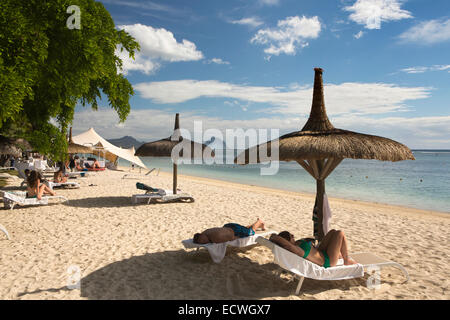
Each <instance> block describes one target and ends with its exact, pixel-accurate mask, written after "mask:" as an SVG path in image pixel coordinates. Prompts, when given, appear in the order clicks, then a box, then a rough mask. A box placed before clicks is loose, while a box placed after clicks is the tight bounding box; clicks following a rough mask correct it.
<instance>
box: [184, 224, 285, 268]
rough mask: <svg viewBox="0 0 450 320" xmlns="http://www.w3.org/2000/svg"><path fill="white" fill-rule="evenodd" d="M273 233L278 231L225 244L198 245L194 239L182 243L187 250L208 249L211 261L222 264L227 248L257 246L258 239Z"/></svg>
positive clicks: (266, 232)
mask: <svg viewBox="0 0 450 320" xmlns="http://www.w3.org/2000/svg"><path fill="white" fill-rule="evenodd" d="M272 233H277V232H276V231H264V232H260V233H257V234H255V235H253V236H250V237H245V238H239V239H235V240H232V241H227V242H223V243H207V244H198V243H194V240H193V239H188V240H183V241H181V243H182V244H183V246H184V247H185V248H186V249H197V251H198V250H199V249H200V248H206V249H207V250H208V251H209V255H210V256H211V259H212V260H213V261H214V262H215V263H220V262H221V261H222V260H223V258H224V257H225V253H226V252H227V246H232V247H237V248H243V247H248V246H251V245H254V244H256V239H257V238H258V237H265V236H267V235H271V234H272Z"/></svg>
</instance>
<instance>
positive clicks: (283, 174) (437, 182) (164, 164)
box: [119, 150, 450, 213]
mask: <svg viewBox="0 0 450 320" xmlns="http://www.w3.org/2000/svg"><path fill="white" fill-rule="evenodd" d="M413 152H414V156H415V158H416V160H414V161H411V160H408V161H400V162H395V163H393V162H388V161H377V160H353V159H344V160H343V161H342V162H341V164H340V165H339V166H338V167H337V168H336V169H335V170H334V171H333V173H331V175H330V176H329V177H328V178H327V179H326V193H327V194H328V196H329V197H337V198H345V199H352V200H363V201H370V202H378V203H385V204H392V205H401V206H406V207H412V208H417V209H425V210H434V211H441V212H446V213H450V150H416V151H413ZM142 160H143V161H144V163H145V164H146V165H147V167H148V168H155V167H156V168H161V170H162V171H167V172H171V171H172V162H171V159H170V158H142ZM119 164H120V165H125V166H128V165H129V164H127V163H126V162H125V161H121V162H120V163H119ZM279 164H280V166H279V171H278V173H277V174H276V175H271V176H263V175H260V167H262V166H264V167H267V165H246V166H241V165H234V164H214V165H201V164H182V165H180V166H179V167H178V173H179V174H186V175H192V176H199V177H205V178H212V179H219V180H225V181H230V182H237V183H243V184H251V185H257V186H263V187H270V188H276V189H282V190H289V191H299V192H307V193H312V194H315V193H316V183H315V180H314V179H313V178H312V177H311V176H310V175H309V174H308V173H307V172H306V171H305V170H304V169H303V168H302V167H301V166H300V165H299V164H297V163H296V162H280V163H279Z"/></svg>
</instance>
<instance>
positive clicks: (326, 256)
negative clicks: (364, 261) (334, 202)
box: [279, 229, 356, 268]
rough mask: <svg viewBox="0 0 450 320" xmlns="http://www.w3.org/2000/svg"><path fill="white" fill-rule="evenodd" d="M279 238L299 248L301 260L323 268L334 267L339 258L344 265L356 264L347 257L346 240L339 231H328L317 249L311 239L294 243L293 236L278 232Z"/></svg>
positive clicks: (285, 232) (286, 232)
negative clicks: (301, 253) (301, 254)
mask: <svg viewBox="0 0 450 320" xmlns="http://www.w3.org/2000/svg"><path fill="white" fill-rule="evenodd" d="M279 236H280V237H282V238H284V239H286V240H288V241H290V242H291V243H294V244H295V245H297V246H299V247H300V248H301V249H302V250H303V252H304V254H303V258H305V259H307V260H309V261H311V262H314V263H315V264H318V265H320V266H323V267H324V268H329V267H334V266H336V265H337V262H338V260H339V259H340V258H342V259H344V265H351V264H355V263H356V261H355V260H353V259H352V258H350V257H349V256H348V244H347V238H346V237H345V234H344V232H343V231H341V230H334V229H333V230H330V231H329V232H328V233H327V234H326V236H325V237H324V238H323V240H322V242H321V243H320V245H319V247H317V248H316V247H315V246H314V241H315V240H314V239H312V238H304V239H300V240H297V241H295V239H294V236H293V235H292V234H291V233H289V232H288V231H283V232H280V234H279Z"/></svg>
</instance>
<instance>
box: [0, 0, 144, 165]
mask: <svg viewBox="0 0 450 320" xmlns="http://www.w3.org/2000/svg"><path fill="white" fill-rule="evenodd" d="M71 5H76V6H78V7H79V8H80V18H81V21H80V26H81V28H80V29H70V28H68V26H67V20H68V19H69V17H70V16H71V15H72V13H67V8H68V7H69V6H71ZM117 47H121V48H122V50H126V51H128V52H129V54H130V57H134V52H135V51H136V50H139V45H138V43H137V42H136V41H135V40H134V39H133V38H132V37H131V36H130V35H129V34H128V33H126V32H125V31H123V30H117V29H116V28H115V25H114V21H113V19H112V18H111V16H110V14H109V12H108V11H107V10H106V9H105V8H104V6H103V5H102V4H101V3H100V2H96V1H94V0H1V1H0V133H2V134H4V135H16V136H20V137H22V138H25V139H27V140H29V141H30V143H31V144H32V145H33V147H34V148H35V149H36V150H37V151H39V152H41V153H43V154H47V155H49V156H51V157H53V158H54V159H55V160H58V159H60V157H61V154H62V153H63V152H64V150H65V148H67V141H66V131H67V128H68V125H69V124H70V123H71V122H72V120H73V116H74V110H75V106H76V105H77V103H79V104H81V105H83V106H91V107H92V108H93V109H94V110H96V109H97V107H98V100H99V99H101V96H102V93H103V94H104V95H106V97H107V98H108V101H109V105H110V106H111V107H112V108H113V109H114V110H116V112H117V114H118V116H119V119H120V121H125V119H126V117H127V115H128V114H129V112H130V104H129V98H130V96H131V95H132V94H133V88H132V86H131V84H130V83H129V82H128V80H127V79H126V78H125V77H124V76H123V75H122V74H120V73H119V72H118V71H119V70H120V69H121V67H122V61H121V60H120V59H119V58H118V57H117V56H116V55H115V51H116V48H117Z"/></svg>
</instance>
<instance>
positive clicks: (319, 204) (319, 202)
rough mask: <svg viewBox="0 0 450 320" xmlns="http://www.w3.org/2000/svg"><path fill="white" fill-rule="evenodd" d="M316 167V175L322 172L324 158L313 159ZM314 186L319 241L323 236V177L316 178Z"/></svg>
mask: <svg viewBox="0 0 450 320" xmlns="http://www.w3.org/2000/svg"><path fill="white" fill-rule="evenodd" d="M315 163H316V165H317V169H318V176H320V174H321V173H322V170H323V169H324V168H323V167H324V160H315ZM316 188H317V194H316V198H317V219H318V221H317V222H318V227H319V239H318V240H319V242H320V241H322V239H323V237H324V236H325V235H324V233H323V196H324V194H325V179H316Z"/></svg>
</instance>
